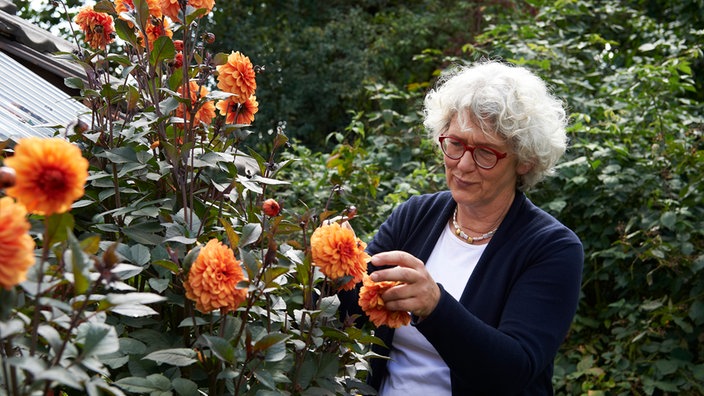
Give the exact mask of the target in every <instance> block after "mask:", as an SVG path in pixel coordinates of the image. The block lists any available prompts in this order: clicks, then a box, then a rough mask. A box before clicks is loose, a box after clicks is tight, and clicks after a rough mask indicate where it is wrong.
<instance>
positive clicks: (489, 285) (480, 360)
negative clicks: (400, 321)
mask: <svg viewBox="0 0 704 396" xmlns="http://www.w3.org/2000/svg"><path fill="white" fill-rule="evenodd" d="M455 207H456V203H455V201H454V200H453V199H452V195H451V194H450V192H449V191H443V192H439V193H435V194H428V195H421V196H415V197H412V198H411V199H409V200H408V201H407V202H405V203H403V204H401V205H400V206H399V207H398V208H397V209H396V210H394V212H393V213H392V214H391V216H390V217H389V218H388V219H387V220H386V221H385V222H384V223H383V224H382V225H381V227H380V228H379V231H378V233H377V234H376V235H375V237H374V239H373V240H372V241H371V242H370V243H369V245H368V246H367V251H368V252H369V253H370V254H372V255H373V254H374V253H378V252H383V251H389V250H404V251H406V252H409V253H411V254H413V255H414V256H415V257H417V258H419V259H420V260H422V261H423V262H426V261H427V260H428V257H429V256H430V253H431V252H432V251H433V248H434V247H435V244H436V242H437V240H438V238H439V237H440V234H441V233H442V231H443V229H444V227H445V226H446V225H447V222H448V220H449V218H450V216H451V215H452V212H453V211H454V209H455ZM583 260H584V252H583V248H582V244H581V242H580V240H579V238H578V237H577V236H576V235H575V234H574V233H573V232H572V231H571V230H569V229H568V228H567V227H565V226H564V225H562V224H561V223H560V222H558V221H557V220H556V219H555V218H553V217H552V216H550V215H549V214H547V213H546V212H544V211H543V210H541V209H539V208H538V207H536V206H535V205H534V204H533V203H531V202H530V200H528V198H527V197H526V196H525V195H524V194H523V193H521V192H516V198H515V199H514V201H513V203H512V205H511V208H510V209H509V211H508V213H507V214H506V217H505V218H504V220H503V222H502V223H501V225H500V226H499V229H498V230H497V231H496V234H495V235H494V237H493V238H492V239H491V241H490V242H489V244H488V245H487V247H486V250H485V251H484V253H483V254H482V256H481V258H480V260H479V263H478V264H477V266H476V268H475V270H474V272H473V273H472V276H471V277H470V279H469V281H468V283H467V286H466V287H465V290H464V292H463V294H462V297H461V299H460V301H459V302H458V301H457V300H455V299H454V298H453V297H452V296H450V294H449V293H448V292H447V291H445V290H444V289H443V288H442V285H440V289H441V292H442V295H441V297H440V301H439V303H438V305H437V307H436V308H435V310H434V311H433V312H432V313H431V314H430V315H429V316H428V317H427V318H425V319H424V320H422V321H421V322H420V323H417V324H415V326H416V328H417V329H418V331H420V332H421V333H422V334H423V335H424V336H425V337H426V338H427V339H428V341H430V343H431V344H432V345H433V346H434V347H435V349H437V351H438V352H439V353H440V356H441V357H442V358H443V360H444V361H445V362H446V363H447V365H448V366H449V367H450V374H451V381H452V394H453V395H462V396H465V395H484V394H486V395H549V394H552V393H553V390H552V372H553V361H554V358H555V355H556V353H557V351H558V348H559V346H560V344H561V343H562V341H563V340H564V337H565V336H566V334H567V331H568V330H569V327H570V324H571V322H572V319H573V317H574V314H575V311H576V309H577V302H578V299H579V293H580V283H581V274H582V265H583ZM370 267H371V266H370ZM374 269H375V268H373V267H372V268H370V271H374ZM350 297H352V296H349V295H348V296H347V298H348V301H349V302H350V303H351V301H350V300H349V298H350ZM343 298H344V297H343ZM376 335H377V336H378V337H380V338H381V339H382V340H384V342H385V343H386V345H391V340H392V338H393V330H392V329H389V328H387V327H381V328H379V329H377V331H376ZM376 352H378V353H381V354H384V355H388V352H389V351H388V350H387V349H385V348H381V349H379V348H376ZM385 374H386V359H373V360H372V374H371V377H370V378H369V383H370V384H371V385H372V386H374V387H375V388H376V389H378V388H379V386H380V385H381V381H382V378H383V377H384V375H385Z"/></svg>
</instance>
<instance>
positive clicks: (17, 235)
mask: <svg viewBox="0 0 704 396" xmlns="http://www.w3.org/2000/svg"><path fill="white" fill-rule="evenodd" d="M26 216H27V209H25V207H24V206H22V205H21V204H19V203H16V202H15V200H14V199H12V198H10V197H2V198H0V246H2V248H1V249H0V287H4V288H5V289H8V290H9V289H10V288H12V287H13V286H15V285H17V284H18V283H21V282H23V281H24V280H25V279H27V270H28V269H29V267H31V266H32V265H33V264H34V240H33V239H32V237H31V236H30V235H29V234H28V231H29V228H30V225H29V221H27V217H26Z"/></svg>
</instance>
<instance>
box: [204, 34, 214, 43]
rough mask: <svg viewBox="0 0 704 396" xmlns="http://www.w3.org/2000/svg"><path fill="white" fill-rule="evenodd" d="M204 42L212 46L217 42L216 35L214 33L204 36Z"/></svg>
mask: <svg viewBox="0 0 704 396" xmlns="http://www.w3.org/2000/svg"><path fill="white" fill-rule="evenodd" d="M203 41H205V42H206V43H208V44H212V43H214V42H215V35H214V34H213V33H206V34H204V35H203Z"/></svg>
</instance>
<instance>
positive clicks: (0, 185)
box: [0, 166, 17, 190]
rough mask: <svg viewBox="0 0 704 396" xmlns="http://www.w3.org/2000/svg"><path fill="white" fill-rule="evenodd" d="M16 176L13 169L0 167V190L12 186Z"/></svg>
mask: <svg viewBox="0 0 704 396" xmlns="http://www.w3.org/2000/svg"><path fill="white" fill-rule="evenodd" d="M16 177H17V175H16V174H15V170H14V169H12V168H10V167H7V166H3V167H0V190H2V189H5V188H9V187H12V186H14V185H15V179H16Z"/></svg>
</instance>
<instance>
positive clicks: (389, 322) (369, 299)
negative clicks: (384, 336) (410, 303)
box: [359, 274, 411, 328]
mask: <svg viewBox="0 0 704 396" xmlns="http://www.w3.org/2000/svg"><path fill="white" fill-rule="evenodd" d="M362 282H363V284H362V288H361V289H360V290H359V306H360V307H362V311H364V313H366V314H367V316H369V320H371V321H372V323H374V325H375V326H377V327H378V326H382V325H386V326H389V327H392V328H398V327H401V326H405V325H407V324H409V323H411V315H410V314H409V313H408V312H406V311H389V310H388V309H386V308H385V307H384V300H382V299H381V295H382V293H384V291H386V290H388V289H390V288H392V287H394V286H396V285H398V284H399V283H401V282H392V281H384V282H374V281H373V280H371V278H370V277H369V275H367V274H364V279H363V280H362Z"/></svg>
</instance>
